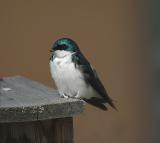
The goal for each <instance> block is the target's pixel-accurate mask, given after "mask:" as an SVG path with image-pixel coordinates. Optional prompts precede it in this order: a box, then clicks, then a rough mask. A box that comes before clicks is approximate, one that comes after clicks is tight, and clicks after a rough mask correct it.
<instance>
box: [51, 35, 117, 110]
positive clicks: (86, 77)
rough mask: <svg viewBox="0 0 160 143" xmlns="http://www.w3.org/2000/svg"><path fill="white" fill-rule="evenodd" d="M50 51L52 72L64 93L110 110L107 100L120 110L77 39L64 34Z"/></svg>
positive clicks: (64, 96)
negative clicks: (65, 36)
mask: <svg viewBox="0 0 160 143" xmlns="http://www.w3.org/2000/svg"><path fill="white" fill-rule="evenodd" d="M50 52H51V56H50V61H49V65H50V72H51V76H52V78H53V80H54V81H55V84H56V86H57V88H58V91H59V94H60V97H63V98H75V99H80V100H82V101H84V102H87V103H89V104H91V105H93V106H95V107H97V108H99V109H102V110H107V105H106V104H109V105H110V106H111V107H112V108H114V109H115V110H117V108H116V106H115V105H114V103H113V100H112V99H111V98H110V97H109V96H108V94H107V91H106V90H105V88H104V86H103V84H102V82H101V81H100V79H99V77H98V75H97V73H96V71H95V69H94V68H93V66H92V65H91V64H90V63H89V61H88V60H87V59H86V57H85V56H84V55H83V54H82V52H81V51H80V49H79V46H78V45H77V43H76V42H75V41H73V40H72V39H70V38H60V39H58V40H56V41H55V42H54V43H53V45H52V47H51V50H50Z"/></svg>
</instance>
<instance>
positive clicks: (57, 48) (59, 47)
mask: <svg viewBox="0 0 160 143" xmlns="http://www.w3.org/2000/svg"><path fill="white" fill-rule="evenodd" d="M66 48H67V47H66V45H58V46H57V47H56V50H65V49H66Z"/></svg>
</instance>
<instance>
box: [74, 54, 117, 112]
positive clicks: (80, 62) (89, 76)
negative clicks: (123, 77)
mask: <svg viewBox="0 0 160 143" xmlns="http://www.w3.org/2000/svg"><path fill="white" fill-rule="evenodd" d="M72 60H73V62H74V63H75V66H76V68H79V69H80V70H81V71H82V72H83V74H84V80H85V81H86V83H87V84H89V85H91V86H92V87H93V89H95V91H97V92H98V93H99V95H100V96H101V97H102V98H101V100H99V98H98V99H92V100H90V102H91V104H96V103H97V104H98V105H99V106H101V107H102V104H103V103H109V104H110V105H111V106H112V107H113V108H114V109H116V107H115V106H114V104H113V102H112V99H110V98H109V96H108V94H107V92H106V90H105V88H104V86H103V84H102V83H101V81H100V80H99V78H98V76H97V73H96V71H95V70H94V69H93V67H92V66H91V65H90V63H89V62H88V61H87V59H86V58H85V57H84V56H83V55H82V53H81V52H76V53H75V54H73V59H72ZM86 101H87V100H86ZM88 102H89V101H88ZM103 106H104V105H103ZM99 108H100V107H99ZM102 108H103V107H102Z"/></svg>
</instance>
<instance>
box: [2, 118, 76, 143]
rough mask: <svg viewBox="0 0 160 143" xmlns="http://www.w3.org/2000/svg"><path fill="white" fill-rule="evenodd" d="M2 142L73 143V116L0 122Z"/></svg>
mask: <svg viewBox="0 0 160 143" xmlns="http://www.w3.org/2000/svg"><path fill="white" fill-rule="evenodd" d="M0 142H1V143H73V120H72V117H68V118H63V119H53V120H46V121H36V122H21V123H0Z"/></svg>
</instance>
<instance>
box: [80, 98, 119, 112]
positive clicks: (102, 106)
mask: <svg viewBox="0 0 160 143" xmlns="http://www.w3.org/2000/svg"><path fill="white" fill-rule="evenodd" d="M83 100H84V101H85V102H87V103H89V104H91V105H93V106H95V107H97V108H99V109H102V110H104V111H106V110H107V107H106V106H105V103H108V104H109V105H110V106H111V107H112V108H114V109H115V110H116V111H118V109H117V108H116V106H115V105H114V104H113V101H112V100H108V101H107V102H106V101H105V102H104V100H102V99H99V98H98V99H97V98H94V97H92V98H91V99H83Z"/></svg>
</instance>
